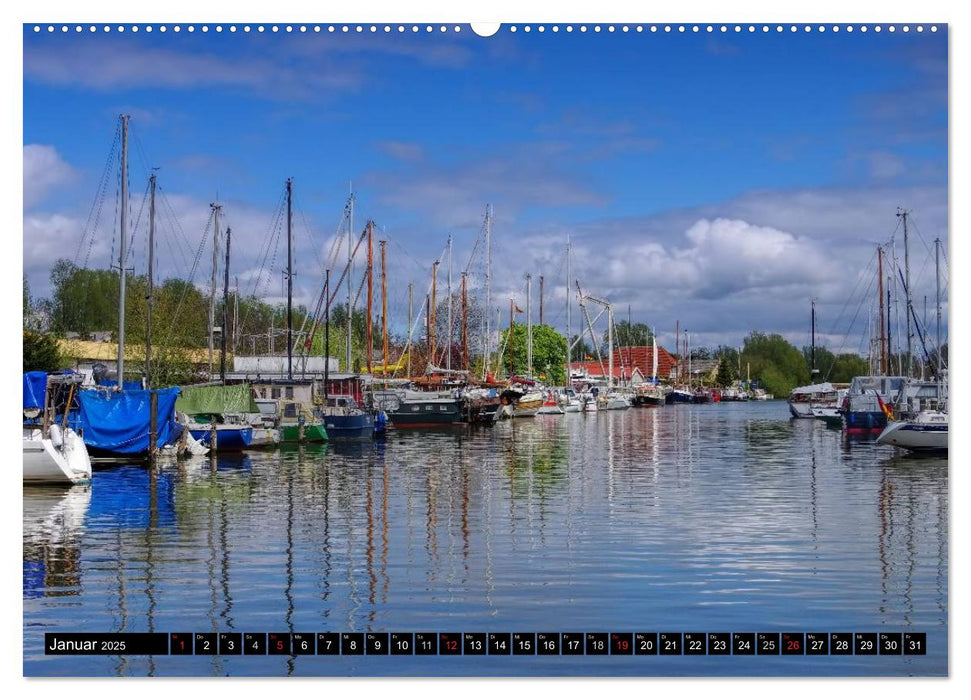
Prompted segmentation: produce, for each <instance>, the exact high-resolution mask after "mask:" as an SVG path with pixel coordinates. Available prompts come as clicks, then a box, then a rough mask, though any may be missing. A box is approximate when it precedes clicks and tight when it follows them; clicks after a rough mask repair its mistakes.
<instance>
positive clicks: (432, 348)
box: [428, 260, 438, 366]
mask: <svg viewBox="0 0 971 700" xmlns="http://www.w3.org/2000/svg"><path fill="white" fill-rule="evenodd" d="M437 283H438V260H436V261H435V262H434V263H432V299H431V306H430V307H429V318H428V323H429V326H428V327H429V331H430V335H429V338H430V346H429V354H430V357H429V358H428V362H429V364H431V365H432V366H435V311H436V308H435V307H436V304H437V303H438V302H437Z"/></svg>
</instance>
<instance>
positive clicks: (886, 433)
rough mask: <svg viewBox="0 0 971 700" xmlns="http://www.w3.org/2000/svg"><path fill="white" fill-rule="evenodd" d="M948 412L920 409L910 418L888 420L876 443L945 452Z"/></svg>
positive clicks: (921, 450) (923, 450)
mask: <svg viewBox="0 0 971 700" xmlns="http://www.w3.org/2000/svg"><path fill="white" fill-rule="evenodd" d="M947 442H948V414H947V412H946V411H934V410H928V411H921V412H920V413H918V414H917V415H916V416H915V417H914V418H912V419H910V420H897V421H890V422H889V423H888V424H887V427H886V428H884V429H883V431H882V432H881V433H880V435H879V437H877V439H876V444H878V445H893V446H894V447H902V448H904V449H905V450H910V451H912V452H947Z"/></svg>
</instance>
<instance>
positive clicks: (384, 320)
mask: <svg viewBox="0 0 971 700" xmlns="http://www.w3.org/2000/svg"><path fill="white" fill-rule="evenodd" d="M386 243H387V241H381V336H382V338H381V355H382V358H381V359H382V360H383V361H384V376H385V378H387V376H388V278H387V275H386V270H387V268H386V267H385V248H386V245H385V244H386Z"/></svg>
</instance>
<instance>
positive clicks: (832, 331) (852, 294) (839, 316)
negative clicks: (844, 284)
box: [830, 251, 877, 335]
mask: <svg viewBox="0 0 971 700" xmlns="http://www.w3.org/2000/svg"><path fill="white" fill-rule="evenodd" d="M876 256H877V251H873V254H872V255H870V259H869V260H868V261H867V263H866V265H864V266H863V269H868V268H869V267H870V266H871V265H872V264H873V259H874V258H876ZM871 274H873V273H872V272H871ZM863 280H864V276H863V275H859V276H857V278H856V284H855V285H854V286H853V291H852V292H850V293H849V294H848V295H847V296H846V300H845V301H844V302H843V308H842V309H840V312H839V314H837V316H836V320H835V321H833V325H832V327H831V328H830V335H835V333H836V330H837V327H838V326H839V322H840V321H841V320H842V318H843V313H844V312H845V311H846V307H847V306H849V304H850V300H851V299H853V298H855V296H856V290H857V289H859V287H860V283H861V282H862V281H863Z"/></svg>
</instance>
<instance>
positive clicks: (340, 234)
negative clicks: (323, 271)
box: [327, 204, 348, 270]
mask: <svg viewBox="0 0 971 700" xmlns="http://www.w3.org/2000/svg"><path fill="white" fill-rule="evenodd" d="M347 215H348V205H347V204H345V205H344V208H343V209H342V210H341V218H340V221H338V222H337V228H336V230H335V231H334V238H333V240H331V242H330V251H329V252H328V253H327V264H328V266H329V269H331V270H336V269H337V258H338V256H340V254H341V249H342V248H343V246H344V234H345V233H346V231H345V230H344V222H345V221H347Z"/></svg>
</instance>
